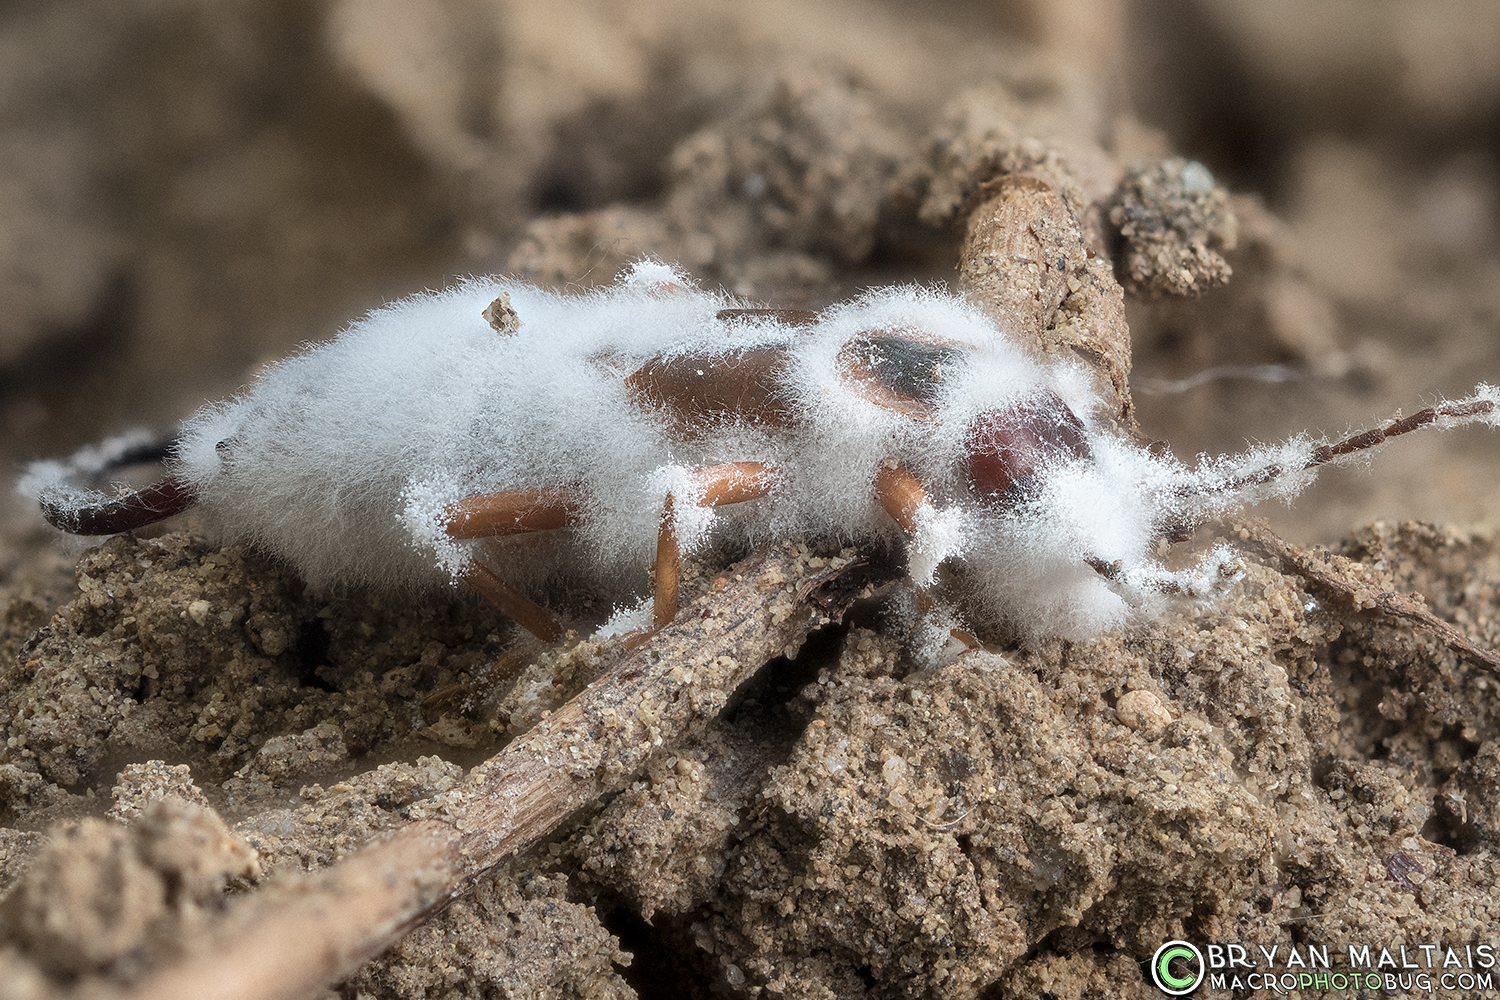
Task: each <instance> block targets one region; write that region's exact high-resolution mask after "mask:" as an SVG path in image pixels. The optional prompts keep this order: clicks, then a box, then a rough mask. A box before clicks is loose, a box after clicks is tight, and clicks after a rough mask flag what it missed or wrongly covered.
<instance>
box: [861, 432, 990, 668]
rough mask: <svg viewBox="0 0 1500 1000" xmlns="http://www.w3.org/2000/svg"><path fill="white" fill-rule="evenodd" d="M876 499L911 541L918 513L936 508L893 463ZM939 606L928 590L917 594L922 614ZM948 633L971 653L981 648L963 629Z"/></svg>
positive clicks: (878, 482) (882, 474) (878, 479)
mask: <svg viewBox="0 0 1500 1000" xmlns="http://www.w3.org/2000/svg"><path fill="white" fill-rule="evenodd" d="M875 498H876V499H877V500H879V501H880V506H881V507H882V508H884V509H885V512H886V513H887V514H889V515H891V520H893V521H895V522H896V523H897V524H899V525H900V526H901V530H902V531H903V532H904V533H905V534H906V536H907V537H908V538H910V537H911V536H912V535H914V534H916V531H917V513H918V512H919V511H920V510H921V509H922V508H923V507H928V508H930V507H931V506H932V500H931V498H930V497H928V495H927V490H925V489H924V488H923V487H922V482H921V480H919V479H918V478H917V477H916V476H914V475H912V474H911V471H910V470H909V469H907V468H906V466H904V465H902V464H901V463H900V462H897V461H895V460H893V459H887V460H886V461H884V462H882V463H881V464H880V468H879V470H878V471H876V473H875ZM936 606H937V605H936V602H934V601H933V599H932V597H931V596H930V595H929V594H928V593H927V592H926V591H925V590H918V591H917V610H918V612H919V613H920V614H924V615H925V614H927V613H928V612H930V611H932V610H933V609H934V608H935V607H936ZM948 631H949V634H950V635H952V636H953V638H955V639H957V640H958V641H959V642H961V643H963V644H964V645H965V646H967V647H968V648H969V649H977V648H978V647H979V640H978V639H976V638H974V636H972V635H970V634H969V633H968V632H965V631H962V630H960V629H949V630H948Z"/></svg>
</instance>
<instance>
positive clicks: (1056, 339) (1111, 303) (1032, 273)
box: [958, 173, 1139, 434]
mask: <svg viewBox="0 0 1500 1000" xmlns="http://www.w3.org/2000/svg"><path fill="white" fill-rule="evenodd" d="M958 271H959V285H960V287H961V288H962V289H963V293H964V295H966V296H967V297H968V298H969V300H970V301H972V302H974V303H975V304H976V305H978V306H979V307H980V308H982V309H984V310H985V311H986V312H987V313H989V314H990V316H991V317H992V318H993V319H994V320H995V322H996V323H998V324H999V325H1000V327H1001V329H1003V330H1006V331H1008V332H1009V333H1011V334H1012V335H1013V336H1014V337H1015V338H1016V339H1017V340H1018V341H1020V342H1021V343H1023V344H1026V345H1028V346H1031V347H1033V348H1035V349H1036V350H1037V351H1038V352H1039V353H1042V354H1046V355H1051V356H1054V357H1075V358H1080V359H1082V360H1083V361H1084V362H1085V363H1087V364H1089V365H1090V366H1092V367H1093V368H1094V369H1095V370H1096V371H1097V372H1098V373H1099V376H1100V381H1101V382H1102V383H1103V385H1102V386H1101V388H1104V389H1106V390H1107V391H1108V392H1109V393H1110V394H1111V395H1112V397H1113V400H1114V406H1113V407H1112V412H1113V416H1114V419H1115V420H1116V421H1117V422H1118V423H1119V424H1120V426H1121V428H1122V429H1123V430H1125V431H1126V432H1127V433H1131V434H1138V433H1139V429H1138V428H1137V427H1136V424H1135V415H1134V413H1135V411H1134V407H1133V405H1132V403H1131V401H1130V388H1129V384H1128V380H1129V377H1130V327H1129V326H1128V325H1127V324H1126V322H1125V292H1124V290H1123V289H1122V288H1121V287H1120V283H1119V282H1118V281H1116V280H1115V277H1114V272H1113V271H1112V270H1111V267H1110V264H1109V262H1108V261H1106V260H1105V259H1104V258H1103V257H1100V256H1098V255H1096V254H1095V253H1094V252H1093V251H1092V250H1089V249H1087V248H1086V247H1085V245H1084V234H1083V228H1082V226H1081V225H1080V223H1079V221H1078V217H1077V216H1076V215H1075V214H1074V213H1073V210H1072V209H1070V208H1069V207H1068V204H1067V202H1066V201H1065V200H1064V198H1063V196H1062V192H1061V191H1059V190H1058V189H1057V187H1056V186H1054V185H1053V184H1052V183H1050V182H1049V181H1047V180H1045V179H1043V178H1041V177H1038V176H1035V175H1033V174H1024V173H1021V174H1007V175H1004V176H1002V177H998V178H996V179H994V180H991V181H988V182H986V183H985V184H984V185H982V186H981V187H980V189H979V192H978V194H977V198H976V200H975V207H974V209H973V210H972V211H971V212H970V213H969V215H968V228H967V234H966V236H965V237H964V246H963V251H962V253H961V254H960V256H959V264H958Z"/></svg>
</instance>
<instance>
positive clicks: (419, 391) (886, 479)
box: [22, 262, 1500, 649]
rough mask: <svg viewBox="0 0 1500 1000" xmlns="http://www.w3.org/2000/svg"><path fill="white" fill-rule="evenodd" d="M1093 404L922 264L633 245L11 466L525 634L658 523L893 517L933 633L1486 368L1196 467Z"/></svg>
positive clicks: (968, 620)
mask: <svg viewBox="0 0 1500 1000" xmlns="http://www.w3.org/2000/svg"><path fill="white" fill-rule="evenodd" d="M1103 409H1104V407H1103V405H1102V403H1101V402H1100V401H1099V399H1098V398H1097V393H1096V392H1095V390H1094V388H1093V386H1092V383H1091V381H1090V376H1089V374H1088V373H1087V372H1085V371H1084V370H1082V369H1081V368H1078V367H1073V366H1069V365H1066V364H1055V363H1042V362H1040V361H1038V360H1036V359H1035V358H1033V357H1031V356H1029V355H1028V354H1027V353H1026V352H1025V351H1023V350H1022V349H1021V348H1020V347H1018V346H1017V345H1016V344H1015V343H1014V342H1013V341H1012V340H1011V339H1009V338H1008V337H1007V335H1006V334H1005V332H1003V331H1001V330H999V329H997V328H996V327H995V325H994V324H993V322H992V321H990V320H989V319H988V318H986V316H985V315H984V314H982V313H981V312H980V311H978V310H977V309H975V308H974V307H972V306H970V305H968V304H966V303H964V302H963V301H962V300H960V299H958V298H955V297H953V296H951V295H948V294H946V293H940V292H936V291H931V290H927V289H923V288H918V287H910V286H907V287H899V288H888V289H881V290H876V291H870V292H867V293H866V294H864V295H861V296H860V297H858V298H856V299H854V300H853V301H850V302H848V303H845V304H843V305H839V306H835V307H832V308H829V309H827V310H824V311H823V312H821V313H817V314H813V313H805V312H797V311H789V310H765V309H753V308H747V307H745V306H744V305H743V304H742V303H738V302H736V301H733V300H730V299H728V298H726V297H723V296H720V295H715V294H712V293H709V292H706V291H702V290H700V289H698V288H696V287H695V286H694V285H693V284H692V282H691V281H690V280H689V279H688V278H686V277H685V276H684V275H683V274H682V273H680V272H678V271H676V270H674V269H672V268H669V267H667V266H666V265H663V264H657V263H649V262H646V263H640V264H637V265H635V266H634V267H633V268H631V269H630V270H629V271H628V272H627V273H626V274H625V276H624V277H623V278H622V280H621V281H620V282H619V283H617V284H616V285H614V286H612V287H610V288H608V289H605V290H602V291H596V292H592V293H589V294H583V295H562V294H556V293H552V292H547V291H543V290H539V289H536V288H533V287H531V286H528V285H526V284H523V283H520V282H516V281H505V280H498V281H496V280H488V281H470V282H467V283H465V284H463V285H460V286H458V287H456V288H454V289H451V290H449V291H445V292H440V293H436V294H427V295H418V296H414V297H412V298H408V299H405V300H403V301H400V302H397V303H395V304H393V305H390V306H387V307H385V308H383V309H380V310H377V311H375V312H374V313H372V314H370V315H369V316H367V317H365V318H364V319H363V320H360V321H359V322H357V323H355V324H354V325H353V326H351V327H350V328H349V329H347V330H346V331H344V333H342V334H341V335H340V336H339V337H338V338H337V339H335V340H333V341H330V342H327V343H324V344H320V345H316V346H313V347H310V348H308V349H307V350H305V351H303V352H302V353H301V354H298V355H296V356H294V357H292V358H289V359H287V360H285V361H283V362H281V363H280V364H278V365H276V366H275V367H274V368H272V369H271V370H269V371H268V372H266V373H265V374H264V375H263V376H262V377H261V378H260V379H259V380H258V381H257V382H256V383H255V384H254V385H253V386H252V388H251V389H250V390H249V391H248V392H247V393H246V394H245V395H243V396H242V397H240V398H238V399H236V400H233V401H231V402H228V403H223V404H214V405H210V406H207V407H205V408H204V409H202V410H200V411H199V412H198V413H197V414H196V415H195V416H193V417H192V418H191V419H189V420H188V421H187V422H186V423H185V424H184V426H183V427H182V430H181V433H180V435H179V436H178V438H177V441H176V444H175V446H174V448H173V449H172V451H171V453H170V455H169V457H168V459H167V466H168V474H167V476H166V477H165V478H164V479H162V480H161V481H160V482H158V483H157V484H155V485H154V486H151V487H148V488H146V489H144V490H140V491H135V492H129V493H125V494H122V495H118V496H106V495H104V494H100V493H91V492H88V491H85V490H82V489H80V488H78V487H77V486H74V485H72V484H71V482H70V481H69V477H70V476H71V475H74V474H76V472H77V471H78V469H79V467H81V466H83V465H86V464H88V463H87V462H86V461H84V460H82V459H79V458H77V457H75V461H74V462H73V463H72V465H71V466H70V465H66V464H62V463H55V462H39V463H36V464H34V465H33V466H32V468H31V470H30V473H29V475H28V476H27V477H26V479H25V480H24V481H23V484H22V488H23V489H25V490H28V491H31V492H32V493H33V495H35V496H37V497H38V498H39V499H40V501H41V503H42V507H43V510H44V512H45V514H46V516H47V517H48V519H49V520H50V521H51V522H52V523H53V524H55V525H57V526H58V527H60V528H63V529H64V530H67V531H71V532H76V533H82V534H103V533H111V532H118V531H124V530H127V529H130V528H133V527H137V526H140V525H142V524H147V523H150V522H152V521H155V520H160V519H161V518H163V517H166V516H168V515H170V514H172V513H176V512H178V511H180V510H183V509H185V508H187V507H188V506H191V505H193V504H196V505H197V506H198V507H199V508H201V510H202V512H203V514H204V515H205V517H206V520H207V522H208V523H209V524H210V525H211V526H212V527H213V528H214V529H215V530H216V531H217V532H218V533H219V534H220V536H221V537H222V538H224V539H228V540H239V541H249V542H252V543H254V544H255V545H257V546H259V547H261V548H263V549H265V550H267V551H269V552H272V553H275V554H276V555H278V556H280V557H281V558H283V559H285V560H286V561H287V562H289V563H291V564H293V565H294V566H296V567H297V568H298V569H299V570H300V571H301V572H302V573H303V574H304V575H305V576H306V577H307V578H308V580H309V581H310V582H311V583H314V584H328V583H341V584H349V585H364V586H369V587H374V588H382V589H387V590H393V589H394V590H400V589H432V588H442V587H448V586H450V585H451V584H452V583H453V582H455V581H463V582H465V583H467V584H468V585H469V586H471V587H473V588H474V589H475V590H477V591H478V592H479V593H480V594H482V595H483V596H485V597H486V598H488V599H489V600H490V601H492V602H493V603H495V604H496V605H497V606H498V607H499V608H500V609H501V610H502V611H504V612H506V613H507V614H509V615H511V616H512V617H513V618H515V619H516V620H517V621H518V622H519V623H520V624H521V625H523V626H524V627H525V628H527V629H528V630H530V631H531V632H533V633H534V634H536V635H538V636H540V637H542V638H544V639H554V638H556V637H557V636H559V635H560V633H561V627H560V625H559V623H558V620H557V619H556V617H555V616H554V615H553V613H552V612H550V611H548V610H547V609H545V608H544V607H542V606H541V605H540V604H538V603H536V602H535V601H534V600H533V596H540V595H543V594H545V593H546V592H547V591H548V588H549V585H552V584H556V583H557V582H559V581H562V580H571V581H580V580H581V581H584V582H587V583H590V584H593V585H596V586H600V587H605V588H610V589H612V590H613V592H615V593H618V594H621V595H634V594H637V593H638V592H639V591H640V590H641V589H642V587H643V585H644V584H645V582H646V580H645V574H644V573H643V572H642V567H643V566H645V565H648V564H651V563H652V562H653V561H654V565H655V570H654V579H653V581H652V583H653V590H654V596H653V598H652V599H651V600H649V601H641V602H640V603H639V604H634V599H633V598H627V599H625V600H624V601H623V603H622V610H621V612H620V613H618V614H617V615H616V619H615V621H614V622H613V623H612V625H611V627H612V628H614V629H615V630H618V631H623V630H626V629H630V628H645V627H647V626H653V625H654V626H655V627H661V626H662V625H665V624H666V623H667V622H669V621H670V620H671V619H672V617H673V615H674V614H675V612H676V610H677V583H678V571H679V558H680V554H682V553H691V552H695V551H700V550H703V549H704V548H705V547H707V546H709V545H711V544H714V543H715V542H717V541H723V540H726V539H731V540H737V541H742V542H757V541H763V540H769V539H775V538H780V537H785V536H789V535H803V536H806V537H825V538H834V539H840V540H848V541H855V542H859V541H870V540H880V539H884V540H887V541H890V542H893V543H897V544H901V545H904V547H905V552H906V557H907V565H908V574H907V575H908V578H909V581H910V582H909V585H908V586H907V590H906V593H907V596H908V598H909V600H908V601H907V602H906V605H907V606H908V607H909V608H910V609H911V611H910V613H909V618H910V619H912V620H920V622H921V623H922V624H921V628H920V632H919V636H918V638H919V645H926V646H927V647H928V648H929V649H930V648H932V644H934V643H941V642H942V641H945V640H947V638H948V636H949V634H950V632H952V630H953V629H956V628H962V627H963V626H964V625H965V624H968V625H973V626H978V627H985V626H990V625H1004V626H1006V627H1008V628H1009V629H1010V630H1011V631H1012V632H1014V633H1016V634H1019V635H1021V636H1023V637H1027V638H1031V639H1037V638H1042V637H1046V636H1062V637H1085V636H1090V635H1095V634H1098V633H1099V632H1101V631H1103V630H1106V629H1109V628H1111V627H1114V626H1118V625H1121V624H1123V623H1125V622H1126V621H1127V620H1128V618H1129V617H1130V615H1131V613H1132V609H1133V608H1145V609H1150V608H1153V607H1156V606H1159V605H1160V603H1161V602H1162V601H1164V600H1165V599H1167V595H1171V594H1207V593H1210V592H1212V590H1213V588H1214V586H1215V582H1216V580H1217V578H1218V577H1219V571H1220V569H1221V568H1222V567H1223V566H1224V564H1225V563H1226V562H1227V561H1228V560H1229V559H1230V558H1231V556H1230V552H1229V550H1228V549H1227V547H1225V546H1219V547H1217V548H1215V549H1213V550H1212V551H1210V552H1208V553H1207V554H1206V555H1204V556H1202V557H1201V558H1200V559H1199V560H1198V561H1197V562H1196V563H1195V564H1193V565H1191V566H1189V567H1188V568H1187V569H1180V570H1176V571H1172V570H1169V569H1167V568H1166V567H1165V566H1164V565H1163V564H1162V563H1161V562H1160V561H1159V560H1158V558H1157V555H1156V553H1157V551H1158V544H1159V542H1160V540H1161V539H1163V538H1181V537H1183V536H1184V535H1185V534H1186V533H1188V532H1190V531H1191V529H1192V528H1194V527H1195V526H1197V525H1199V524H1202V523H1204V522H1205V521H1208V520H1210V519H1214V518H1218V517H1222V516H1224V515H1226V514H1229V513H1231V512H1233V511H1235V510H1237V509H1239V508H1241V507H1243V506H1245V505H1247V504H1251V503H1255V502H1258V501H1260V500H1263V499H1266V498H1269V497H1281V498H1289V497H1291V496H1292V495H1294V494H1296V493H1297V492H1298V491H1300V490H1301V489H1302V488H1304V487H1305V486H1306V485H1307V483H1308V482H1310V481H1311V478H1312V476H1313V473H1314V470H1315V469H1316V468H1317V467H1318V466H1321V465H1325V464H1329V463H1331V462H1337V461H1339V460H1341V459H1344V458H1346V457H1347V456H1350V455H1353V454H1355V453H1357V452H1360V451H1362V450H1365V449H1367V448H1370V447H1373V446H1375V445H1377V444H1379V443H1380V442H1381V441H1383V440H1384V439H1385V438H1386V437H1388V436H1392V435H1396V434H1401V433H1405V432H1407V431H1410V430H1414V429H1416V428H1418V427H1421V426H1425V425H1428V424H1432V425H1437V426H1453V425H1456V424H1459V423H1465V422H1471V421H1476V420H1477V421H1484V422H1488V423H1490V424H1496V423H1500V390H1497V389H1495V388H1493V387H1489V386H1481V387H1480V389H1479V390H1478V391H1477V393H1476V394H1475V395H1474V396H1472V397H1470V398H1468V399H1465V400H1460V401H1456V402H1449V403H1443V404H1439V405H1437V406H1434V407H1430V408H1428V409H1424V410H1422V411H1420V412H1418V413H1416V414H1413V415H1412V416H1410V417H1407V418H1404V419H1401V420H1396V421H1393V422H1392V423H1390V424H1388V425H1386V426H1385V427H1383V428H1380V429H1376V430H1372V431H1366V432H1364V433H1362V434H1359V435H1355V436H1354V437H1351V438H1348V439H1345V440H1343V441H1340V442H1337V443H1334V444H1327V443H1317V442H1314V441H1313V440H1312V439H1310V438H1308V437H1305V436H1304V437H1298V438H1294V439H1292V440H1290V441H1288V442H1286V443H1284V444H1281V445H1277V446H1273V447H1265V448H1259V449H1255V450H1253V451H1250V452H1248V453H1246V454H1243V455H1240V456H1237V457H1233V458H1226V459H1213V460H1203V461H1200V463H1199V464H1198V466H1197V467H1196V468H1189V467H1187V466H1185V465H1183V464H1182V463H1180V462H1178V461H1177V460H1175V459H1173V458H1171V457H1166V456H1162V455H1155V454H1151V453H1149V452H1148V451H1146V450H1145V449H1143V448H1142V447H1140V446H1139V445H1138V444H1136V443H1134V442H1132V441H1129V440H1127V439H1125V438H1124V437H1122V436H1121V435H1120V434H1119V433H1118V432H1117V431H1116V430H1114V429H1113V427H1112V426H1111V425H1110V424H1109V422H1108V420H1107V418H1106V417H1105V416H1104V415H1103ZM81 454H82V453H81ZM94 458H95V464H96V465H99V464H101V463H99V462H98V460H97V456H94ZM632 605H634V606H632ZM919 607H920V608H921V609H923V610H922V611H921V612H920V613H918V612H917V611H916V609H917V608H919ZM960 608H961V609H962V611H961V612H960V611H957V610H954V609H960ZM953 634H961V633H953Z"/></svg>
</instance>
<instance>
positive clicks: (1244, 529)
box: [1234, 520, 1500, 671]
mask: <svg viewBox="0 0 1500 1000" xmlns="http://www.w3.org/2000/svg"><path fill="white" fill-rule="evenodd" d="M1234 527H1235V529H1236V530H1237V531H1238V532H1239V534H1240V537H1241V538H1242V539H1246V540H1249V541H1253V542H1255V543H1256V545H1257V546H1258V547H1259V548H1260V549H1261V550H1262V551H1264V552H1266V553H1267V554H1268V555H1270V556H1272V557H1274V558H1276V559H1278V560H1279V561H1280V562H1281V566H1282V569H1284V570H1285V571H1286V572H1288V573H1294V574H1296V575H1297V576H1300V577H1302V578H1303V579H1304V580H1306V581H1307V582H1308V583H1309V584H1311V585H1312V586H1313V587H1315V588H1317V589H1320V590H1323V591H1328V592H1332V593H1335V594H1337V595H1339V596H1340V597H1343V598H1346V599H1347V600H1349V601H1350V602H1352V603H1353V605H1354V607H1355V610H1358V611H1365V610H1372V611H1377V612H1379V613H1381V614H1384V615H1389V616H1391V617H1392V618H1400V619H1403V620H1405V621H1408V622H1411V623H1412V624H1413V625H1415V626H1416V627H1418V628H1420V629H1425V630H1426V631H1428V632H1431V633H1432V634H1434V635H1436V636H1437V637H1438V638H1439V639H1441V640H1442V641H1443V643H1444V644H1446V645H1447V646H1448V648H1450V649H1452V650H1453V651H1454V652H1456V653H1458V654H1460V655H1462V656H1466V657H1468V658H1469V659H1470V660H1472V661H1473V662H1475V663H1478V664H1480V665H1481V666H1485V667H1488V668H1489V669H1491V670H1494V671H1500V656H1497V655H1496V654H1495V653H1494V651H1492V650H1488V649H1485V648H1484V647H1483V646H1480V645H1478V644H1477V643H1475V642H1474V641H1473V640H1472V639H1470V638H1469V637H1468V636H1466V635H1464V633H1463V631H1462V630H1460V629H1459V628H1458V626H1456V625H1454V624H1453V623H1452V622H1448V621H1444V620H1443V619H1441V618H1439V617H1438V616H1437V615H1435V614H1433V613H1432V612H1431V611H1428V610H1427V608H1426V607H1424V606H1423V604H1422V603H1421V602H1420V601H1419V600H1415V599H1413V598H1411V597H1408V596H1407V595H1405V594H1399V593H1397V592H1395V591H1393V590H1385V589H1383V588H1379V587H1370V586H1366V585H1365V584H1362V583H1360V582H1358V581H1356V580H1353V579H1350V576H1349V574H1348V573H1347V572H1346V571H1345V567H1346V565H1347V564H1348V563H1349V560H1348V559H1347V558H1345V557H1344V556H1338V555H1333V554H1331V553H1329V552H1326V551H1325V552H1324V553H1323V558H1322V559H1317V558H1314V556H1313V555H1312V554H1311V553H1308V552H1307V551H1305V550H1304V549H1300V548H1298V547H1297V546H1295V545H1293V544H1292V543H1291V542H1288V541H1287V540H1286V539H1284V538H1282V537H1281V536H1280V535H1278V534H1276V532H1274V531H1272V530H1271V529H1270V528H1269V527H1268V526H1266V525H1265V524H1264V523H1261V522H1259V521H1254V520H1247V521H1244V522H1241V523H1239V524H1236V525H1235V526H1234Z"/></svg>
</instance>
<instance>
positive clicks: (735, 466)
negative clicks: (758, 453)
mask: <svg viewBox="0 0 1500 1000" xmlns="http://www.w3.org/2000/svg"><path fill="white" fill-rule="evenodd" d="M692 478H693V483H694V485H695V486H697V487H698V488H699V490H700V497H699V499H698V504H699V505H700V506H703V507H722V506H724V505H725V504H731V503H743V502H745V501H746V500H754V499H756V498H758V497H763V496H765V495H766V494H768V493H770V492H771V487H772V486H773V485H774V484H775V476H774V475H773V474H772V472H771V468H770V466H768V465H766V464H765V463H764V462H725V463H724V464H722V465H710V466H707V467H705V468H702V469H698V470H697V471H695V472H694V473H693V474H692ZM675 502H676V501H675V500H674V499H673V497H672V494H670V493H668V494H667V499H666V500H665V502H663V504H662V509H661V527H660V528H659V529H657V533H656V572H655V579H654V581H653V582H654V595H653V599H652V605H651V627H652V628H653V629H659V628H664V627H665V626H667V625H669V624H671V621H672V619H673V618H676V617H677V596H678V594H677V592H678V584H679V582H680V580H681V576H682V554H681V553H680V552H679V551H678V548H677V520H676V517H675V516H674V515H673V513H672V507H673V504H674V503H675Z"/></svg>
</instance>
